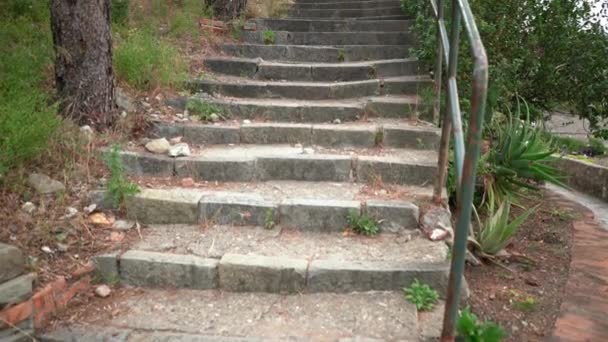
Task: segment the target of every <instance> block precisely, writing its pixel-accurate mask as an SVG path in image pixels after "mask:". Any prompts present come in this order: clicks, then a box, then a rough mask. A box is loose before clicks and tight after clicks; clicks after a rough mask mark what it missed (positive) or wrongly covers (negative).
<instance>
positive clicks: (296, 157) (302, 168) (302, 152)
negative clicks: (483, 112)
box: [121, 145, 437, 185]
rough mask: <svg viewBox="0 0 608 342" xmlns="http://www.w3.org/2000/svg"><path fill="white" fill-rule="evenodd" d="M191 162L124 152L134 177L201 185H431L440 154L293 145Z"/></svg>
mask: <svg viewBox="0 0 608 342" xmlns="http://www.w3.org/2000/svg"><path fill="white" fill-rule="evenodd" d="M191 150H194V153H193V154H192V155H190V156H188V157H180V158H171V157H168V156H163V155H158V154H152V153H149V152H144V151H142V150H136V151H124V152H122V154H121V155H122V159H123V162H124V164H125V167H126V169H127V172H128V173H129V174H130V175H135V176H162V177H167V176H177V177H180V178H184V177H192V178H194V179H197V180H206V181H223V182H249V181H268V180H296V181H320V182H322V181H328V182H351V181H356V182H362V183H367V182H378V181H382V182H385V183H389V184H400V185H426V184H430V183H431V182H432V179H433V177H434V174H435V170H436V168H437V165H436V158H437V154H436V152H434V151H432V150H412V149H367V150H365V149H348V150H345V149H324V148H320V147H315V148H304V147H302V146H291V145H237V146H223V145H219V146H218V145H213V146H206V147H204V148H199V147H196V146H191Z"/></svg>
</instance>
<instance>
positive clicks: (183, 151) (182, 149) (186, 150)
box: [169, 143, 190, 157]
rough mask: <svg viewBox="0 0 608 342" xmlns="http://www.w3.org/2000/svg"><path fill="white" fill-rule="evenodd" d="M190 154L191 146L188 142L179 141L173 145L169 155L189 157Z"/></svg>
mask: <svg viewBox="0 0 608 342" xmlns="http://www.w3.org/2000/svg"><path fill="white" fill-rule="evenodd" d="M189 155H190V147H188V144H186V143H179V144H175V145H173V146H171V148H170V149H169V157H187V156H189Z"/></svg>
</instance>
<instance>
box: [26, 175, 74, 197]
mask: <svg viewBox="0 0 608 342" xmlns="http://www.w3.org/2000/svg"><path fill="white" fill-rule="evenodd" d="M27 183H28V184H29V185H30V186H31V187H32V188H34V189H35V190H36V191H37V192H39V193H41V194H51V193H55V192H60V191H64V190H65V186H64V185H63V184H62V183H61V182H59V181H56V180H54V179H52V178H50V177H49V176H47V175H45V174H42V173H32V174H30V176H29V177H28V179H27Z"/></svg>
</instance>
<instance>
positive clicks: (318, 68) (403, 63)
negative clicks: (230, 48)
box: [205, 57, 421, 82]
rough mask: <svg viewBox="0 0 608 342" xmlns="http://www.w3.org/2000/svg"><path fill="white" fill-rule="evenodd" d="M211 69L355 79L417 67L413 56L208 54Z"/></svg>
mask: <svg viewBox="0 0 608 342" xmlns="http://www.w3.org/2000/svg"><path fill="white" fill-rule="evenodd" d="M205 66H206V67H207V68H208V69H209V70H210V71H212V72H214V73H218V74H224V75H231V76H240V77H249V78H255V79H260V80H288V81H310V82H327V81H332V82H333V81H359V80H368V79H377V78H381V77H395V76H406V75H416V74H419V73H420V72H421V66H420V64H419V62H418V60H417V59H415V58H402V59H388V60H376V61H370V62H344V63H298V64H295V63H288V62H269V61H264V60H261V59H259V58H255V59H254V58H235V57H212V58H206V59H205Z"/></svg>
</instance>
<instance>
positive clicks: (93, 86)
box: [51, 0, 114, 128]
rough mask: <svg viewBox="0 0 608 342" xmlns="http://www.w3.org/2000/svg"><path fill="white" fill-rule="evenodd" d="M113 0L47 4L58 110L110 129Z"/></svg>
mask: <svg viewBox="0 0 608 342" xmlns="http://www.w3.org/2000/svg"><path fill="white" fill-rule="evenodd" d="M110 2H111V0H51V29H52V31H53V43H54V45H55V81H56V86H57V91H58V94H59V96H60V97H61V101H62V102H61V111H62V113H63V114H64V115H65V116H67V117H70V118H73V119H74V120H76V121H77V122H79V123H80V124H88V125H94V126H96V127H98V128H104V127H108V126H109V125H111V123H112V119H113V109H114V71H113V69H112V34H111V25H110Z"/></svg>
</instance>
